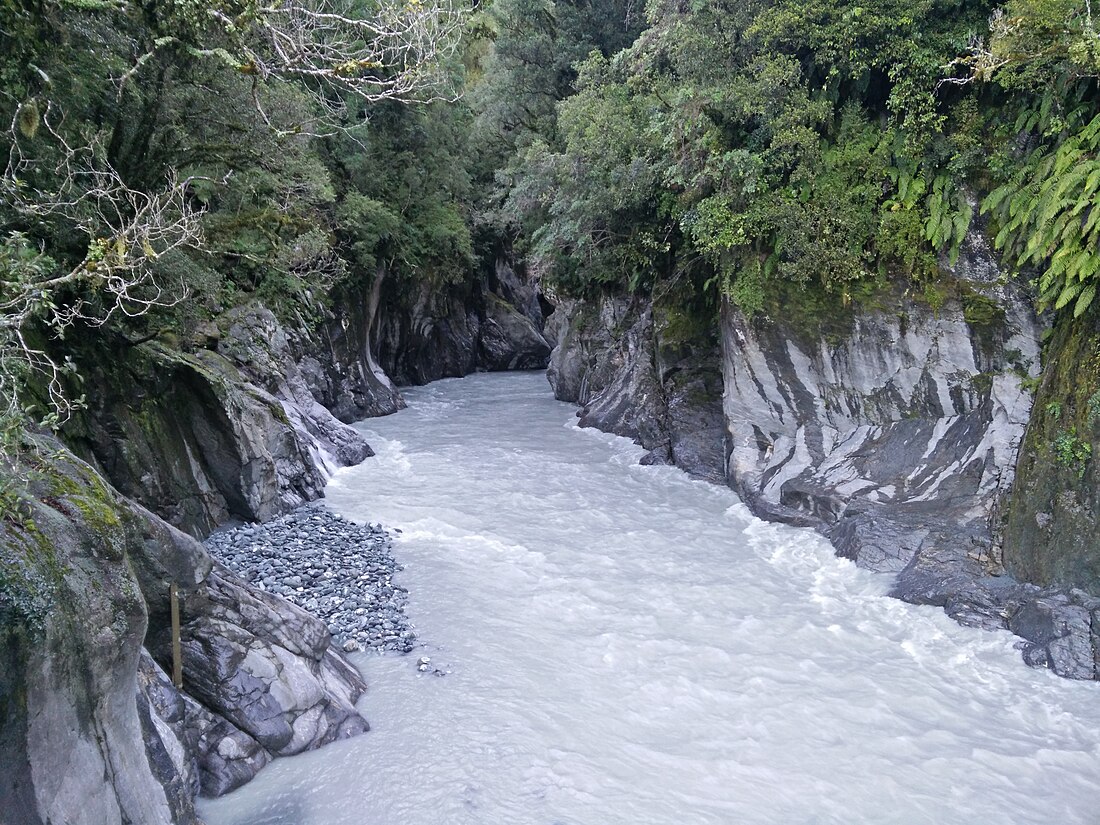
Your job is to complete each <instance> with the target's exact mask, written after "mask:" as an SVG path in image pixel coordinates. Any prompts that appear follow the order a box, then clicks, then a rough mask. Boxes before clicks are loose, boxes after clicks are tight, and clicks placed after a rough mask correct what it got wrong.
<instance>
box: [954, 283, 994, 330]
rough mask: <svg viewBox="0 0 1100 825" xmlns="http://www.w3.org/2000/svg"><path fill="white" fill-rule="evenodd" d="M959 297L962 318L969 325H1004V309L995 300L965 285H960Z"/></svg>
mask: <svg viewBox="0 0 1100 825" xmlns="http://www.w3.org/2000/svg"><path fill="white" fill-rule="evenodd" d="M959 299H960V300H961V301H962V307H963V320H965V321H966V323H968V324H970V326H972V327H996V328H998V329H999V328H1000V327H1003V326H1004V323H1005V310H1004V307H1003V306H1001V305H1000V304H999V303H998V302H997V301H995V300H993V299H992V298H990V297H988V296H986V295H982V294H981V293H980V292H975V291H974V290H973V289H972V288H971V287H969V286H965V285H963V286H961V287H960V295H959Z"/></svg>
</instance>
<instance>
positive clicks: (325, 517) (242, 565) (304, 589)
mask: <svg viewBox="0 0 1100 825" xmlns="http://www.w3.org/2000/svg"><path fill="white" fill-rule="evenodd" d="M206 548H207V550H208V551H209V552H210V554H211V555H213V556H214V557H215V558H217V559H219V560H220V561H221V562H222V563H223V564H225V565H226V566H227V567H228V568H229V569H230V570H232V571H233V572H234V573H236V574H237V575H238V576H240V577H241V578H242V579H244V580H245V581H246V582H248V583H250V584H252V585H253V586H254V587H256V588H257V589H259V590H263V591H266V592H268V593H274V594H276V595H279V596H282V597H283V598H284V599H286V600H287V601H289V602H291V603H293V604H295V605H297V606H298V607H301V608H302V609H303V610H306V611H307V612H309V613H311V614H313V615H314V616H316V617H318V618H319V619H321V621H323V622H324V623H325V624H326V625H328V629H329V631H330V632H331V633H332V635H333V638H334V639H335V641H336V644H337V645H339V646H340V648H341V649H343V650H344V651H345V652H347V653H352V652H354V651H357V650H361V649H367V650H377V651H379V652H381V651H397V652H401V653H408V652H409V651H411V650H413V649H414V648H415V647H417V644H418V643H417V639H416V633H415V631H414V630H413V628H412V625H411V624H409V620H408V618H407V617H406V616H405V603H406V601H407V600H408V594H407V591H406V590H405V588H403V587H400V586H398V585H395V584H394V583H393V575H394V574H395V573H397V572H398V571H400V570H401V569H402V568H401V565H399V564H398V563H397V562H396V560H395V559H394V557H393V554H392V552H391V538H390V535H389V534H388V533H387V532H386V531H385V530H384V529H382V527H381V525H377V524H371V525H368V526H365V527H364V526H361V525H358V524H355V523H354V522H351V521H348V520H347V519H344V518H341V517H340V516H337V515H335V514H334V513H331V512H329V511H328V510H327V509H325V507H324V506H323V505H322V504H319V503H314V504H309V505H306V506H305V507H301V508H299V509H298V510H295V511H294V512H292V513H289V514H287V515H285V516H283V517H282V518H278V519H276V520H274V521H271V522H267V523H266V524H255V525H246V526H243V527H237V528H234V529H230V530H224V531H221V532H218V533H215V534H213V535H212V536H210V537H209V538H208V539H207V541H206Z"/></svg>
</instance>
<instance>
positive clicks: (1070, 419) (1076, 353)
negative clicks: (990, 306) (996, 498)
mask: <svg viewBox="0 0 1100 825" xmlns="http://www.w3.org/2000/svg"><path fill="white" fill-rule="evenodd" d="M1045 360H1046V365H1045V368H1044V370H1043V375H1042V380H1041V382H1040V384H1039V389H1038V394H1037V397H1036V402H1035V408H1034V413H1033V415H1032V418H1031V422H1030V423H1029V425H1028V430H1027V435H1026V437H1025V439H1024V443H1023V446H1022V448H1021V451H1020V461H1019V466H1018V468H1017V473H1016V486H1015V489H1014V491H1013V494H1012V499H1011V501H1010V503H1009V507H1008V517H1007V523H1006V528H1005V535H1004V545H1005V549H1004V557H1005V564H1006V565H1007V567H1008V569H1009V570H1010V571H1012V572H1013V573H1014V574H1015V575H1017V576H1019V577H1020V578H1022V579H1025V580H1027V581H1033V582H1036V583H1039V584H1043V585H1060V586H1072V587H1081V588H1084V589H1086V590H1091V591H1092V592H1100V495H1098V490H1100V461H1098V460H1097V458H1098V457H1100V456H1098V457H1094V450H1096V449H1100V322H1098V319H1097V317H1096V314H1095V313H1092V314H1090V315H1088V316H1086V317H1083V318H1080V319H1076V320H1074V319H1070V318H1064V319H1062V320H1061V321H1060V322H1059V323H1058V324H1057V326H1056V327H1055V329H1054V333H1053V335H1052V336H1051V339H1050V340H1049V342H1048V344H1047V349H1046V359H1045Z"/></svg>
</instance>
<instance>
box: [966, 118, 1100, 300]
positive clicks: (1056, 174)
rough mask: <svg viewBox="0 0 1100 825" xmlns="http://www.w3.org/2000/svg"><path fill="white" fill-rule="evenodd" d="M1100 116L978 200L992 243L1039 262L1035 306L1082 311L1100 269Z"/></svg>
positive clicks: (1019, 262) (1015, 258) (1025, 261)
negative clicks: (991, 222) (993, 227)
mask: <svg viewBox="0 0 1100 825" xmlns="http://www.w3.org/2000/svg"><path fill="white" fill-rule="evenodd" d="M1098 150H1100V117H1096V118H1094V119H1093V120H1091V121H1090V122H1089V123H1087V124H1086V125H1085V126H1084V127H1083V128H1082V129H1080V131H1078V132H1077V133H1076V134H1074V135H1072V136H1070V137H1069V138H1067V139H1066V140H1064V141H1063V142H1062V143H1061V144H1060V145H1059V146H1058V147H1057V148H1055V149H1053V150H1049V149H1046V148H1039V149H1036V150H1035V151H1034V152H1032V154H1031V156H1030V157H1029V158H1028V160H1027V162H1026V163H1025V164H1024V166H1023V168H1022V169H1021V170H1020V171H1019V173H1018V174H1017V175H1016V176H1015V177H1014V178H1013V179H1012V180H1011V181H1009V182H1008V183H1006V184H1005V185H1003V186H1001V187H999V188H997V189H995V190H994V191H993V192H991V193H990V194H989V196H988V197H987V198H986V199H985V201H984V202H983V203H982V209H981V211H982V213H983V214H986V213H989V214H992V215H993V216H994V217H995V218H996V219H997V222H998V223H999V224H1000V228H999V231H998V232H997V235H996V237H995V238H994V246H996V248H997V249H999V250H1001V251H1002V252H1003V253H1004V254H1005V256H1006V258H1007V259H1008V260H1010V261H1012V262H1013V263H1014V264H1015V265H1016V266H1017V267H1022V266H1026V265H1029V264H1030V265H1035V266H1039V267H1042V272H1041V273H1040V274H1039V277H1038V278H1037V279H1036V286H1037V287H1038V290H1039V308H1040V309H1047V308H1053V309H1054V310H1056V311H1063V310H1067V308H1069V307H1072V312H1073V315H1074V317H1079V316H1080V315H1082V314H1084V313H1085V312H1086V311H1087V310H1088V308H1089V307H1090V306H1091V305H1092V302H1093V300H1094V299H1095V297H1096V289H1097V278H1098V276H1100V254H1098V252H1097V243H1098V241H1100V231H1098V230H1100V209H1098V208H1097V207H1098V206H1100V157H1098Z"/></svg>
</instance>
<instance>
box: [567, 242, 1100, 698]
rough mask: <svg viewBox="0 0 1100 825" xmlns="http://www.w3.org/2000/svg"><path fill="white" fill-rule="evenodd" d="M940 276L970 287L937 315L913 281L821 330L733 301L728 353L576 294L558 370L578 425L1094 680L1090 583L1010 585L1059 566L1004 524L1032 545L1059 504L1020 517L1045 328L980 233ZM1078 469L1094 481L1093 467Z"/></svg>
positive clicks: (724, 343)
mask: <svg viewBox="0 0 1100 825" xmlns="http://www.w3.org/2000/svg"><path fill="white" fill-rule="evenodd" d="M943 265H944V267H945V268H947V269H948V270H949V275H950V276H951V277H952V278H953V279H954V280H955V284H956V287H955V290H954V294H953V295H952V296H949V297H948V298H947V300H946V302H945V303H944V304H943V305H942V306H937V307H932V306H930V305H928V304H927V303H923V302H921V301H917V300H914V299H913V298H912V297H910V296H908V295H907V294H905V293H904V291H903V290H901V289H900V288H899V289H898V290H897V291H894V292H889V293H886V294H881V295H879V296H878V297H877V298H876V300H875V301H874V302H872V303H869V304H868V305H865V306H861V307H858V308H851V309H844V308H841V307H838V308H837V311H836V312H835V313H832V314H831V316H830V317H829V318H828V319H827V320H825V321H819V322H818V323H819V327H815V326H813V325H812V324H808V323H807V322H806V320H805V318H804V317H802V316H801V315H800V314H799V313H797V312H785V313H773V317H771V318H769V317H757V318H754V319H751V320H750V319H748V318H746V317H745V316H744V315H743V314H742V313H741V312H740V311H738V310H737V309H736V308H735V307H733V306H729V305H727V306H726V307H725V308H724V310H723V313H722V317H721V320H720V322H719V329H718V338H719V339H720V345H721V349H720V355H719V353H718V350H717V348H715V349H711V350H708V348H707V347H706V346H705V344H704V343H703V342H705V340H706V338H705V336H702V335H699V334H698V333H696V334H694V335H692V336H686V337H687V339H688V341H689V342H690V343H689V344H688V345H686V346H685V345H684V344H683V343H682V342H681V340H679V339H682V338H684V337H685V336H682V335H681V336H674V335H670V334H669V331H670V324H669V323H668V320H667V319H666V320H664V321H662V320H660V318H661V315H662V312H661V311H660V310H655V309H654V308H653V307H651V306H650V305H649V304H648V303H647V302H645V301H643V300H640V299H626V298H604V299H602V300H599V301H593V302H582V301H563V302H561V305H560V306H559V309H558V311H557V312H556V313H555V314H554V315H553V316H551V318H550V321H549V322H548V325H547V330H548V333H549V334H550V336H551V337H552V338H553V340H555V341H556V343H557V346H556V348H555V350H554V352H553V354H552V356H551V365H550V369H549V372H548V377H549V379H550V383H551V384H552V386H553V387H554V391H555V395H556V396H557V397H558V398H560V399H562V400H569V401H575V402H577V403H579V404H580V405H581V410H580V412H579V413H578V415H579V417H580V422H581V424H582V425H583V426H595V427H599V428H600V429H604V430H607V431H609V432H614V433H617V434H620V435H625V436H627V437H630V438H633V439H635V440H636V441H637V442H638V443H640V444H641V445H642V446H644V447H646V448H647V449H649V450H650V454H649V455H648V456H647V457H646V458H645V459H643V460H644V461H666V460H670V461H673V462H674V463H676V464H678V465H680V466H682V467H684V468H685V469H687V470H688V471H689V472H693V473H695V474H696V475H701V476H703V477H708V478H711V479H715V480H724V481H726V482H727V483H728V484H730V485H731V486H732V487H733V488H734V489H735V490H737V492H738V493H739V494H740V496H741V497H742V499H743V500H744V501H745V502H746V503H747V504H748V505H749V506H750V507H751V508H752V509H753V510H754V512H756V513H757V514H758V515H760V516H762V517H764V518H768V519H772V520H780V521H785V522H788V523H791V524H796V525H802V526H810V527H814V528H816V529H817V530H819V531H820V532H822V533H823V534H825V535H826V536H828V537H829V538H830V539H831V540H832V542H833V544H834V545H835V546H836V548H837V551H838V553H840V554H841V555H844V556H846V557H848V558H851V559H853V560H855V561H856V562H857V563H859V564H860V565H861V566H864V567H868V568H871V569H873V570H877V571H881V572H884V573H890V574H893V575H894V576H895V585H894V588H893V593H894V595H895V596H897V597H899V598H902V599H905V600H907V601H910V602H915V603H918V604H935V605H940V606H943V607H944V608H945V609H946V610H947V612H948V613H949V614H950V615H952V616H954V617H955V618H956V619H958V620H959V621H961V622H963V623H965V624H970V625H975V626H980V627H985V628H1006V629H1010V630H1012V631H1013V632H1014V633H1016V634H1017V635H1019V636H1021V637H1022V638H1023V639H1024V640H1025V641H1024V642H1021V647H1022V649H1023V651H1024V658H1025V660H1026V661H1027V662H1028V663H1029V664H1032V665H1036V666H1046V667H1050V668H1052V669H1053V670H1054V671H1055V672H1057V673H1059V674H1060V675H1063V676H1068V677H1071V678H1081V679H1092V678H1096V676H1097V673H1096V667H1095V661H1096V660H1097V658H1098V657H1097V651H1100V645H1098V643H1097V642H1098V637H1100V634H1097V633H1094V632H1093V629H1092V628H1093V627H1094V626H1096V627H1100V621H1094V620H1095V619H1097V618H1098V617H1100V613H1098V612H1096V608H1097V606H1098V605H1100V602H1097V601H1096V600H1094V599H1092V598H1091V597H1090V596H1088V595H1087V594H1086V593H1085V592H1084V591H1081V590H1065V589H1062V590H1059V589H1057V587H1056V585H1058V584H1062V585H1063V586H1064V585H1066V584H1069V585H1074V584H1076V585H1080V584H1081V583H1082V582H1081V581H1080V580H1079V579H1074V580H1071V581H1069V582H1066V581H1062V582H1059V581H1056V580H1055V579H1054V578H1052V577H1050V576H1048V577H1046V578H1043V577H1042V576H1038V575H1034V574H1025V577H1024V578H1019V579H1018V578H1015V577H1014V576H1013V575H1011V574H1012V573H1013V572H1024V571H1026V570H1027V564H1028V563H1029V562H1027V561H1024V560H1027V559H1033V558H1047V557H1048V555H1049V554H1048V551H1047V550H1046V549H1045V548H1044V546H1043V544H1042V542H1041V541H1035V540H1034V539H1031V540H1029V541H1018V540H1017V543H1016V546H1018V547H1026V548H1028V549H1027V550H1026V552H1025V551H1024V550H1019V549H1014V548H1013V547H1010V549H1009V551H1008V556H1009V557H1008V559H1007V561H1008V566H1007V569H1006V558H1005V551H1004V549H1003V548H1004V537H1005V532H1006V523H1007V524H1008V526H1009V527H1010V528H1011V529H1010V530H1009V536H1010V538H1013V539H1016V537H1017V536H1018V535H1020V534H1024V535H1025V536H1028V537H1029V538H1030V534H1028V533H1027V531H1026V530H1022V529H1021V528H1020V527H1018V526H1015V525H1019V524H1025V525H1030V524H1039V527H1040V528H1041V529H1043V524H1042V521H1043V519H1042V518H1041V517H1039V518H1037V519H1036V518H1032V520H1031V521H1028V520H1027V518H1025V517H1023V516H1021V515H1020V512H1021V510H1023V511H1026V512H1030V511H1029V510H1028V508H1029V507H1031V508H1034V507H1036V506H1038V507H1043V506H1046V507H1047V508H1048V510H1052V509H1054V508H1056V507H1057V506H1058V505H1057V504H1056V503H1055V504H1052V505H1051V504H1046V505H1044V504H1043V503H1042V502H1043V501H1045V499H1043V498H1042V497H1035V496H1031V495H1030V494H1025V495H1026V496H1027V497H1028V501H1027V504H1026V506H1024V507H1023V508H1021V507H1020V505H1019V504H1017V505H1016V507H1015V510H1013V508H1012V506H1011V495H1012V491H1013V489H1014V486H1013V485H1014V480H1015V476H1016V472H1015V469H1016V461H1017V455H1018V451H1019V447H1020V444H1021V441H1022V440H1023V438H1024V434H1025V431H1027V430H1028V428H1029V422H1034V420H1035V419H1034V417H1033V416H1032V408H1033V403H1032V401H1033V399H1032V393H1031V390H1030V387H1031V386H1032V385H1033V384H1034V383H1035V380H1036V378H1037V376H1038V375H1039V372H1040V346H1039V342H1040V338H1041V336H1042V332H1043V328H1042V325H1041V323H1040V322H1039V320H1038V319H1037V318H1036V317H1035V314H1034V312H1033V310H1032V308H1031V307H1032V303H1031V300H1030V298H1029V296H1028V295H1027V294H1025V293H1024V291H1023V290H1022V288H1021V286H1020V285H1019V284H1017V283H1014V282H1012V281H1011V280H1009V279H1008V278H1006V277H1005V276H1004V274H1003V273H1002V272H1001V271H1000V269H999V268H998V266H997V264H996V261H995V259H994V257H993V255H992V254H991V251H990V249H989V246H988V243H987V242H986V240H985V238H984V237H983V236H982V234H981V233H980V232H979V231H973V232H972V233H971V234H970V236H968V238H967V239H966V242H965V243H964V244H963V249H962V254H961V255H960V258H959V261H958V263H957V264H956V265H954V266H953V267H948V266H947V264H946V262H944V264H943ZM655 317H657V318H658V320H657V321H655V320H654V318H655ZM674 327H675V325H672V328H673V331H675V329H674ZM670 339H671V341H670ZM719 368H720V376H718V377H717V378H716V377H715V372H716V371H717V370H718V369H719ZM1050 380H1052V379H1049V378H1048V382H1049V381H1050ZM719 399H720V400H719ZM1079 406H1081V407H1082V408H1084V406H1086V405H1085V400H1084V399H1081V403H1080V405H1079ZM716 407H717V413H716V412H715V408H716ZM716 415H717V421H718V422H719V423H718V425H717V427H716V423H715V422H716ZM1092 423H1095V422H1092ZM1066 426H1069V425H1068V424H1063V429H1065V427H1066ZM1052 438H1053V436H1051V439H1052ZM716 461H717V462H718V467H717V468H715V462H716ZM1079 463H1080V464H1081V466H1082V467H1083V468H1084V470H1081V471H1080V475H1081V477H1082V478H1086V473H1089V472H1095V468H1094V466H1093V465H1092V464H1091V463H1089V464H1086V463H1085V462H1084V461H1083V460H1082V461H1079ZM1024 466H1025V471H1027V472H1030V471H1029V470H1027V468H1028V465H1026V464H1025V465H1024ZM1073 469H1074V468H1070V467H1067V468H1064V470H1063V474H1067V473H1069V472H1070V471H1071V470H1073ZM1077 469H1078V470H1080V468H1077ZM1029 477H1030V476H1029ZM1039 484H1040V482H1035V483H1033V484H1032V486H1031V487H1029V489H1033V488H1036V487H1038V485H1039ZM1081 486H1082V488H1084V487H1087V485H1081ZM1061 495H1062V496H1063V498H1065V494H1064V493H1061ZM1081 496H1084V497H1085V498H1087V494H1084V493H1081V494H1079V498H1080V497H1081ZM1082 500H1084V499H1082ZM1089 500H1091V499H1089ZM1006 516H1007V518H1006ZM1047 523H1048V524H1049V520H1048V522H1047ZM1030 529H1031V532H1032V533H1034V532H1036V531H1035V529H1034V527H1032V528H1030ZM1029 554H1030V555H1029ZM1077 558H1080V559H1092V558H1094V556H1093V555H1087V556H1086V555H1084V554H1078V557H1077ZM1017 559H1019V561H1017ZM1084 563H1085V564H1087V563H1092V562H1084ZM1032 564H1033V566H1034V563H1032ZM1078 564H1082V563H1081V562H1078Z"/></svg>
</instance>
